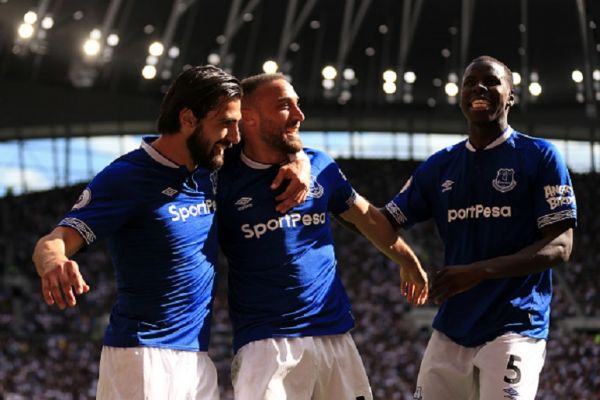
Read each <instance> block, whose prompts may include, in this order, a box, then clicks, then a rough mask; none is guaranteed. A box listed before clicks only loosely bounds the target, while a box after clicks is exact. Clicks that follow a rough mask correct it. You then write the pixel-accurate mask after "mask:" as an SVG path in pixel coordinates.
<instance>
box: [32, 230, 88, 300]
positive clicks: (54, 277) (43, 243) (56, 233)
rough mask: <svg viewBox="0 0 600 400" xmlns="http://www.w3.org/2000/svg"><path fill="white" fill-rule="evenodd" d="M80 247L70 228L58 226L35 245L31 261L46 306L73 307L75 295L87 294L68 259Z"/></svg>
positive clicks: (77, 268) (74, 267)
mask: <svg viewBox="0 0 600 400" xmlns="http://www.w3.org/2000/svg"><path fill="white" fill-rule="evenodd" d="M83 245H84V240H83V238H82V237H81V235H80V234H79V233H78V232H77V231H76V230H75V229H73V228H69V227H65V226H58V227H56V228H55V229H54V230H53V231H52V232H50V233H49V234H48V235H46V236H43V237H42V238H40V240H38V242H37V244H36V245H35V248H34V251H33V256H32V260H33V263H34V265H35V269H36V271H37V273H38V275H39V276H40V279H41V283H42V296H43V298H44V301H45V302H46V304H48V305H53V304H55V303H56V305H57V306H58V308H60V309H61V310H62V309H64V308H65V307H66V306H67V305H68V306H70V307H73V306H75V304H76V303H77V301H76V300H75V294H74V293H73V290H74V291H75V293H77V294H83V293H87V292H88V291H89V290H90V287H89V286H88V284H87V283H86V282H85V280H84V279H83V277H82V276H81V273H80V272H79V266H78V265H77V263H76V262H75V261H73V260H71V259H69V257H70V256H72V255H73V254H75V253H76V252H77V251H78V250H79V249H80V248H81V247H82V246H83Z"/></svg>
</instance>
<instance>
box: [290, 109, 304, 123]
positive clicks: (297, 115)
mask: <svg viewBox="0 0 600 400" xmlns="http://www.w3.org/2000/svg"><path fill="white" fill-rule="evenodd" d="M292 112H293V115H292V117H293V118H294V119H296V120H298V121H300V122H302V121H304V113H303V112H302V110H301V109H300V107H299V106H298V105H294V107H293V109H292Z"/></svg>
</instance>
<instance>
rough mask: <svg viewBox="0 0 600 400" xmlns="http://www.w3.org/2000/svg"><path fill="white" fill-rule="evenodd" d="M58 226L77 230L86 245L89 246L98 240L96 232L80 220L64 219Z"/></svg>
mask: <svg viewBox="0 0 600 400" xmlns="http://www.w3.org/2000/svg"><path fill="white" fill-rule="evenodd" d="M58 225H59V226H68V227H69V228H73V229H75V230H76V231H77V232H79V234H80V235H81V237H82V238H83V240H84V241H85V244H86V245H88V246H89V245H90V244H92V243H93V242H94V241H95V240H96V234H94V231H92V229H91V228H90V227H89V226H88V225H87V224H86V223H85V222H83V221H82V220H80V219H77V218H64V219H63V220H62V221H60V222H59V223H58Z"/></svg>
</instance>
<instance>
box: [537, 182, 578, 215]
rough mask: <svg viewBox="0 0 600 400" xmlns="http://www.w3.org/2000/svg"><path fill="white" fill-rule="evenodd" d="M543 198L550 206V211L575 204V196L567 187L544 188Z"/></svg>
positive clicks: (570, 188) (571, 189) (550, 186)
mask: <svg viewBox="0 0 600 400" xmlns="http://www.w3.org/2000/svg"><path fill="white" fill-rule="evenodd" d="M544 198H545V199H546V202H547V203H548V205H549V206H550V210H554V209H555V208H557V207H560V206H565V205H571V204H575V194H574V192H573V188H572V187H571V186H569V185H548V186H544Z"/></svg>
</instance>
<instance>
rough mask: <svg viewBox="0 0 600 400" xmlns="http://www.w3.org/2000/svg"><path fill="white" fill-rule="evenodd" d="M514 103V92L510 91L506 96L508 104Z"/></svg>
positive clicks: (510, 105) (512, 104)
mask: <svg viewBox="0 0 600 400" xmlns="http://www.w3.org/2000/svg"><path fill="white" fill-rule="evenodd" d="M514 105H515V92H513V91H512V90H511V91H510V95H509V96H508V106H509V107H512V106H514Z"/></svg>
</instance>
